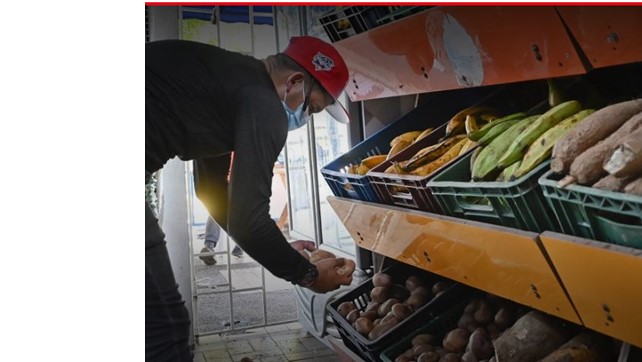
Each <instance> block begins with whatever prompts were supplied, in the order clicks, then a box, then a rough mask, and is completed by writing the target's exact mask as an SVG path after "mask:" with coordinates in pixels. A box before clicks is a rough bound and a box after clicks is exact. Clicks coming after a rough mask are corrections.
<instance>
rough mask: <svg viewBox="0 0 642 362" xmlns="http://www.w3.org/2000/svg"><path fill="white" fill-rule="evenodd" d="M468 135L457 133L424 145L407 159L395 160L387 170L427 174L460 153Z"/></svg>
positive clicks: (402, 173) (408, 173)
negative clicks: (432, 143)
mask: <svg viewBox="0 0 642 362" xmlns="http://www.w3.org/2000/svg"><path fill="white" fill-rule="evenodd" d="M467 141H468V138H467V137H466V135H457V136H454V137H450V138H448V139H446V140H444V141H441V142H439V143H437V144H435V145H431V146H428V147H424V148H422V149H421V150H419V151H418V152H417V153H415V155H414V156H412V157H411V158H409V159H408V160H405V161H396V162H393V164H392V166H390V167H389V168H388V169H387V170H386V172H388V173H395V174H400V175H415V176H427V175H429V174H431V173H433V172H434V171H436V170H437V169H439V168H441V167H442V166H444V165H445V164H447V163H448V162H450V161H452V160H453V159H455V158H456V157H457V156H459V155H460V153H461V150H462V148H463V147H464V145H466V143H467Z"/></svg>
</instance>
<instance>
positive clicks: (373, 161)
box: [348, 155, 387, 175]
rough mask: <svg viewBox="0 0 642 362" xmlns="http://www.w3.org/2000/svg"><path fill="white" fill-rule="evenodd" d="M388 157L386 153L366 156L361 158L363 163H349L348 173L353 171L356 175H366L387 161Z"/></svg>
mask: <svg viewBox="0 0 642 362" xmlns="http://www.w3.org/2000/svg"><path fill="white" fill-rule="evenodd" d="M386 158H387V156H386V155H374V156H370V157H366V158H364V159H363V160H361V163H360V164H358V165H349V166H348V173H352V174H355V175H365V174H366V173H367V172H368V171H370V170H371V169H373V168H375V167H377V166H378V165H379V164H380V163H382V162H383V161H385V160H386Z"/></svg>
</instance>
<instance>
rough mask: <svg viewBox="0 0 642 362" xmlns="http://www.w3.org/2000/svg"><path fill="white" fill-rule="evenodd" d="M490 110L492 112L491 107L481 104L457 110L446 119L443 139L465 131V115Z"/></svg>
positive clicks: (488, 111)
mask: <svg viewBox="0 0 642 362" xmlns="http://www.w3.org/2000/svg"><path fill="white" fill-rule="evenodd" d="M490 112H494V110H493V109H492V108H489V107H482V106H473V107H468V108H466V109H464V110H461V111H459V112H457V114H455V115H454V116H453V117H452V118H451V119H450V120H449V121H448V124H447V125H446V135H445V136H444V138H443V139H444V140H445V139H447V138H448V137H450V136H454V135H457V134H460V133H462V132H465V130H466V125H465V122H466V116H468V115H469V114H477V113H490Z"/></svg>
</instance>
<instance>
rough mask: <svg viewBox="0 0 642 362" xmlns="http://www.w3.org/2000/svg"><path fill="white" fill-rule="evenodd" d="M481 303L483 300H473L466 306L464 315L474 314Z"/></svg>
mask: <svg viewBox="0 0 642 362" xmlns="http://www.w3.org/2000/svg"><path fill="white" fill-rule="evenodd" d="M480 302H481V299H473V300H471V301H470V302H468V304H466V308H464V314H473V313H475V311H476V310H477V308H479V303H480Z"/></svg>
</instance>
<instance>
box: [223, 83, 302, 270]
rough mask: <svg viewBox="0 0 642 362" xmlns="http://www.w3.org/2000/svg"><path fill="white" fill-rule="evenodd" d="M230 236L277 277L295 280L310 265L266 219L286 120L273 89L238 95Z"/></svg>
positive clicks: (271, 222)
mask: <svg viewBox="0 0 642 362" xmlns="http://www.w3.org/2000/svg"><path fill="white" fill-rule="evenodd" d="M236 99H237V100H238V102H237V103H236V105H237V107H238V108H237V110H236V114H237V119H236V120H235V123H234V162H233V164H232V174H231V184H230V189H229V190H230V195H229V202H228V204H229V208H228V212H229V219H228V227H229V234H230V236H232V238H233V239H234V241H236V243H237V244H239V245H240V246H241V248H243V250H245V251H246V252H247V253H248V254H249V255H250V256H251V257H252V258H253V259H254V260H256V261H257V262H259V263H260V264H261V265H263V266H264V267H265V268H266V269H268V270H269V271H270V272H271V273H272V274H274V275H275V276H277V277H279V278H282V279H285V280H288V281H297V280H298V279H300V278H301V277H302V276H303V274H304V273H305V271H306V270H307V269H308V268H309V267H310V263H309V262H308V261H307V260H306V259H305V258H304V257H303V256H301V254H299V253H298V252H297V251H296V250H294V249H293V248H292V247H291V246H290V244H289V243H288V242H287V241H286V239H285V237H284V236H283V234H282V233H281V231H280V230H279V228H278V227H277V225H276V223H275V221H274V220H272V218H271V217H270V196H271V195H272V176H273V168H274V164H275V162H276V160H277V157H278V155H279V153H280V152H281V150H282V149H283V146H284V145H285V141H286V138H287V132H288V130H287V120H286V118H285V112H284V111H283V106H282V105H281V102H280V100H279V99H278V97H277V95H276V93H275V92H274V89H268V88H265V87H246V88H245V89H244V90H242V91H240V93H239V94H238V95H237V98H236Z"/></svg>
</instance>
